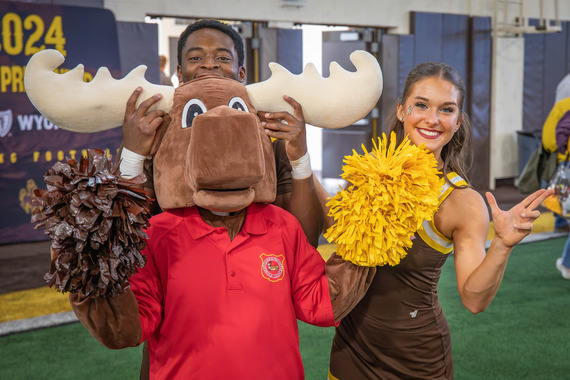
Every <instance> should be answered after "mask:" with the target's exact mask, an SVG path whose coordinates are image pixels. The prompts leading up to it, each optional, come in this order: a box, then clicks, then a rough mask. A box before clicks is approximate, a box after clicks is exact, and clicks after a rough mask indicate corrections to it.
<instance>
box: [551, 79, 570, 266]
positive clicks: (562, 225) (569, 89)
mask: <svg viewBox="0 0 570 380" xmlns="http://www.w3.org/2000/svg"><path fill="white" fill-rule="evenodd" d="M566 98H570V72H569V73H568V74H566V76H565V77H564V78H562V80H561V81H560V82H559V83H558V85H557V86H556V95H555V99H554V105H555V107H556V104H558V102H559V101H561V100H562V99H566ZM554 230H555V231H558V232H570V225H569V224H568V221H567V220H566V219H565V218H563V217H562V216H560V215H558V214H556V213H555V214H554ZM568 261H569V262H567V264H568V265H570V260H568Z"/></svg>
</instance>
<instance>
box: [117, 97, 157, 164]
mask: <svg viewBox="0 0 570 380" xmlns="http://www.w3.org/2000/svg"><path fill="white" fill-rule="evenodd" d="M141 92H142V88H141V87H137V88H136V90H135V91H134V92H133V94H132V95H131V96H130V97H129V100H128V101H127V108H126V110H125V119H124V121H123V146H124V147H125V148H127V149H128V150H130V151H132V152H135V153H138V154H140V155H142V156H146V155H148V154H149V153H150V148H151V147H152V142H153V140H154V136H155V134H156V130H157V129H158V127H160V125H161V124H162V118H163V117H164V116H165V115H166V114H165V113H164V111H159V110H156V111H151V112H149V111H148V110H149V108H150V107H151V106H152V105H153V104H155V103H156V102H158V101H159V100H160V99H162V95H161V94H156V95H153V96H152V97H150V98H148V99H147V100H145V101H144V102H142V103H141V104H140V105H139V107H138V108H137V107H136V103H137V100H138V98H139V96H140V94H141Z"/></svg>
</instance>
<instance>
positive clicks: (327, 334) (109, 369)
mask: <svg viewBox="0 0 570 380" xmlns="http://www.w3.org/2000/svg"><path fill="white" fill-rule="evenodd" d="M565 241H566V239H565V238H561V239H553V240H548V241H543V242H537V243H530V244H524V245H520V246H518V247H517V248H515V250H514V251H513V253H512V257H511V259H510V261H509V265H508V267H507V271H506V274H505V277H504V279H503V284H502V285H501V289H500V290H499V292H498V294H497V297H496V298H495V300H494V301H493V303H492V304H491V306H490V307H489V308H488V309H487V310H486V311H485V312H484V313H481V314H478V315H473V314H471V313H469V312H468V311H467V310H466V309H465V308H463V307H462V306H461V303H460V300H459V297H458V295H457V289H456V285H455V274H454V272H453V261H452V260H448V262H447V264H446V265H445V267H444V270H443V274H442V279H441V282H440V287H439V291H440V299H441V303H442V305H443V308H444V311H445V314H446V316H447V319H448V321H449V324H450V327H451V336H452V341H453V355H454V360H455V379H456V380H471V379H473V380H475V379H476V380H481V379H485V380H487V379H497V380H508V379H513V380H515V379H517V380H518V379H538V380H544V379H546V380H549V379H553V380H554V379H570V359H569V358H568V356H569V353H570V281H566V280H563V279H562V278H561V277H560V275H559V273H558V271H557V270H556V268H555V265H554V263H555V260H556V258H557V257H559V256H560V252H561V251H562V248H563V246H564V243H565ZM299 328H300V340H301V354H302V357H303V362H304V365H305V372H306V377H307V379H308V380H313V379H314V380H324V379H326V373H327V367H328V355H329V349H330V342H331V339H332V335H333V334H334V329H332V328H326V329H324V328H318V327H313V326H309V325H306V324H304V323H300V324H299ZM140 355H141V349H140V348H132V349H126V350H118V351H113V350H109V349H107V348H105V347H103V346H102V345H101V344H100V343H98V342H97V341H96V340H95V339H93V338H92V337H91V336H90V335H89V334H88V333H87V331H86V330H85V329H84V328H83V326H81V325H80V324H78V323H74V324H71V325H66V326H61V327H54V328H49V329H44V330H38V331H31V332H26V333H20V334H14V335H10V336H6V337H2V338H0V379H2V380H12V379H18V380H19V379H22V380H24V379H25V380H27V379H34V380H35V379H58V380H65V379H105V380H107V379H109V380H110V379H137V378H138V373H139V364H140Z"/></svg>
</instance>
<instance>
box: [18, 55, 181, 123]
mask: <svg viewBox="0 0 570 380" xmlns="http://www.w3.org/2000/svg"><path fill="white" fill-rule="evenodd" d="M64 60H65V58H64V57H63V55H62V54H61V53H60V52H58V51H57V50H52V49H46V50H42V51H40V52H38V53H36V54H34V55H33V56H32V58H30V61H29V62H28V65H27V66H26V73H25V75H24V86H25V87H26V93H27V95H28V98H29V99H30V101H31V102H32V104H33V105H34V107H36V109H37V110H38V111H40V113H41V114H42V115H44V117H45V118H46V119H48V120H49V121H51V122H52V123H54V124H55V125H57V126H58V127H60V128H62V129H66V130H69V131H74V132H87V133H89V132H99V131H104V130H107V129H111V128H115V127H118V126H120V125H122V124H123V118H124V115H125V106H126V104H127V100H128V99H129V97H130V96H131V94H132V93H133V91H134V90H135V88H137V87H138V86H141V87H142V88H143V92H142V96H140V97H139V102H138V103H140V102H141V101H143V100H145V99H148V98H149V97H151V96H152V95H154V94H156V93H161V94H162V95H163V98H162V100H161V101H160V102H158V103H157V104H155V105H154V106H153V107H152V108H151V110H154V109H161V110H164V111H166V112H168V111H169V110H170V108H171V107H172V99H173V95H174V88H173V87H170V86H160V85H156V84H152V83H150V82H148V81H146V80H145V79H144V74H145V72H146V66H144V65H141V66H138V67H136V68H135V69H133V70H132V71H131V72H130V73H129V74H128V75H127V76H126V77H124V78H123V79H120V80H116V79H114V78H113V77H112V76H111V73H110V72H109V70H108V69H107V68H106V67H102V68H100V69H99V70H98V71H97V74H96V75H95V77H94V78H93V80H92V81H91V82H89V83H86V82H84V81H83V74H84V69H83V65H77V66H76V67H75V68H74V69H73V70H71V71H68V72H66V73H64V74H56V73H54V72H53V71H54V69H56V68H57V67H59V66H60V65H61V64H62V63H63V61H64ZM137 105H138V104H137Z"/></svg>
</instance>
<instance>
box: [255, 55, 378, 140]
mask: <svg viewBox="0 0 570 380" xmlns="http://www.w3.org/2000/svg"><path fill="white" fill-rule="evenodd" d="M350 60H351V61H352V63H353V64H354V67H356V71H355V72H350V71H346V70H344V69H343V68H342V67H340V65H339V64H338V63H336V62H331V64H330V73H331V74H330V76H329V77H328V78H323V77H321V75H320V74H319V73H318V71H317V69H316V68H315V66H314V65H313V64H312V63H309V64H307V66H305V69H304V70H303V73H302V74H300V75H294V74H291V73H290V72H289V71H288V70H287V69H286V68H284V67H283V66H280V65H279V64H277V63H275V62H272V63H270V64H269V68H270V70H271V77H270V78H269V79H268V80H266V81H264V82H261V83H254V84H250V85H248V86H246V87H247V91H248V93H249V97H250V99H251V101H252V103H253V104H254V106H255V109H257V110H258V111H266V112H279V111H284V110H286V111H289V112H290V113H293V108H292V107H291V105H289V103H287V102H286V101H285V100H283V95H287V96H290V97H292V98H293V99H295V100H296V101H297V102H298V103H299V104H301V106H302V107H303V116H304V117H305V121H306V122H307V123H308V124H311V125H314V126H316V127H321V128H328V129H336V128H343V127H346V126H348V125H351V124H354V123H355V122H357V121H358V120H360V119H362V118H363V117H365V116H366V115H367V114H368V113H369V112H370V111H371V110H372V109H373V108H374V107H376V104H377V103H378V99H379V98H380V95H381V94H382V86H383V78H382V70H381V69H380V65H379V64H378V61H377V60H376V58H375V57H374V56H373V55H372V54H370V53H368V52H366V51H364V50H356V51H354V52H352V54H351V55H350Z"/></svg>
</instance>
